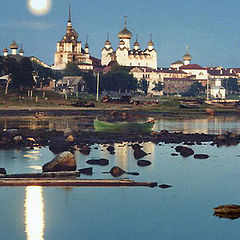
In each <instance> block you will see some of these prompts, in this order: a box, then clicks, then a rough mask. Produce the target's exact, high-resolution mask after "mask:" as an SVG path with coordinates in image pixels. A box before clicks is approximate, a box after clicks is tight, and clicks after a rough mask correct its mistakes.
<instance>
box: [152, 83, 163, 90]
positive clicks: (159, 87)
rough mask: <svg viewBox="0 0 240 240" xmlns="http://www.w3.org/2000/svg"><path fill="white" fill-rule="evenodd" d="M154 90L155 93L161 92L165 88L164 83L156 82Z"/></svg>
mask: <svg viewBox="0 0 240 240" xmlns="http://www.w3.org/2000/svg"><path fill="white" fill-rule="evenodd" d="M154 85H155V86H154V88H153V89H152V90H153V91H158V92H161V91H162V90H163V88H164V84H163V83H162V82H154Z"/></svg>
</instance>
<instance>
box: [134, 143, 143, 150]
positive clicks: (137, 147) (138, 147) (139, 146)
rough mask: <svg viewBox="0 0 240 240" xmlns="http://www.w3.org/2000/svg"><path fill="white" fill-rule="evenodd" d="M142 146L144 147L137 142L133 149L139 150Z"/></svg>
mask: <svg viewBox="0 0 240 240" xmlns="http://www.w3.org/2000/svg"><path fill="white" fill-rule="evenodd" d="M141 148H142V146H141V145H139V144H138V143H135V144H133V145H132V149H133V150H138V149H141Z"/></svg>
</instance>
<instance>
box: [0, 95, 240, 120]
mask: <svg viewBox="0 0 240 240" xmlns="http://www.w3.org/2000/svg"><path fill="white" fill-rule="evenodd" d="M79 99H80V100H84V101H92V102H95V101H94V100H95V96H93V95H89V94H82V95H81V97H80V98H79ZM77 100H78V99H76V98H74V97H69V98H68V99H65V98H64V97H62V96H60V95H59V94H56V93H54V92H45V93H44V94H43V92H41V91H33V94H32V97H31V96H28V93H27V92H23V93H9V94H8V95H7V96H5V95H1V96H0V109H2V110H4V109H5V110H8V109H11V110H18V109H19V110H23V109H39V111H40V110H41V109H42V110H45V109H53V110H60V111H61V110H66V109H67V110H69V111H71V110H81V109H84V110H86V108H83V107H81V108H78V107H73V106H72V103H74V102H75V101H77ZM133 100H135V101H138V102H139V104H137V105H135V104H121V103H112V102H111V103H103V102H95V107H94V108H87V109H89V110H91V111H94V110H101V111H107V110H108V111H110V110H116V111H136V112H149V113H155V114H157V113H159V114H165V113H166V114H171V115H173V116H174V115H189V117H190V116H196V115H205V114H206V109H207V108H211V109H212V110H213V111H214V114H240V107H238V106H235V107H234V106H229V105H217V104H216V105H208V104H205V103H203V104H202V105H201V106H200V107H198V108H193V109H191V108H181V101H182V100H196V99H194V98H184V99H183V98H181V97H159V96H158V97H149V96H136V97H134V98H133ZM202 100H203V99H202Z"/></svg>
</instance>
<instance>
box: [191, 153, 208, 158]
mask: <svg viewBox="0 0 240 240" xmlns="http://www.w3.org/2000/svg"><path fill="white" fill-rule="evenodd" d="M193 157H194V158H196V159H207V158H209V156H208V155H207V154H195V155H194V156H193Z"/></svg>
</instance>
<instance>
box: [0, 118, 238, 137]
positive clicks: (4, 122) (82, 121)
mask: <svg viewBox="0 0 240 240" xmlns="http://www.w3.org/2000/svg"><path fill="white" fill-rule="evenodd" d="M95 117H96V116H94V115H87V116H86V115H81V116H74V117H73V116H65V117H64V118H63V117H48V116H46V117H44V118H37V119H36V118H34V117H23V118H7V117H6V118H0V126H1V127H3V128H5V129H11V128H29V129H49V130H60V131H70V130H84V131H94V128H93V120H94V118H95ZM152 119H156V123H155V125H154V127H153V130H154V131H161V130H162V129H166V130H169V131H171V132H174V131H176V132H179V131H181V132H184V133H194V132H200V133H212V134H217V133H222V132H225V131H232V132H238V133H240V130H239V129H240V120H239V118H238V117H237V116H206V117H200V118H196V119H184V118H173V117H167V118H164V117H161V116H154V118H152V117H149V118H148V120H152ZM143 120H146V119H143Z"/></svg>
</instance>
